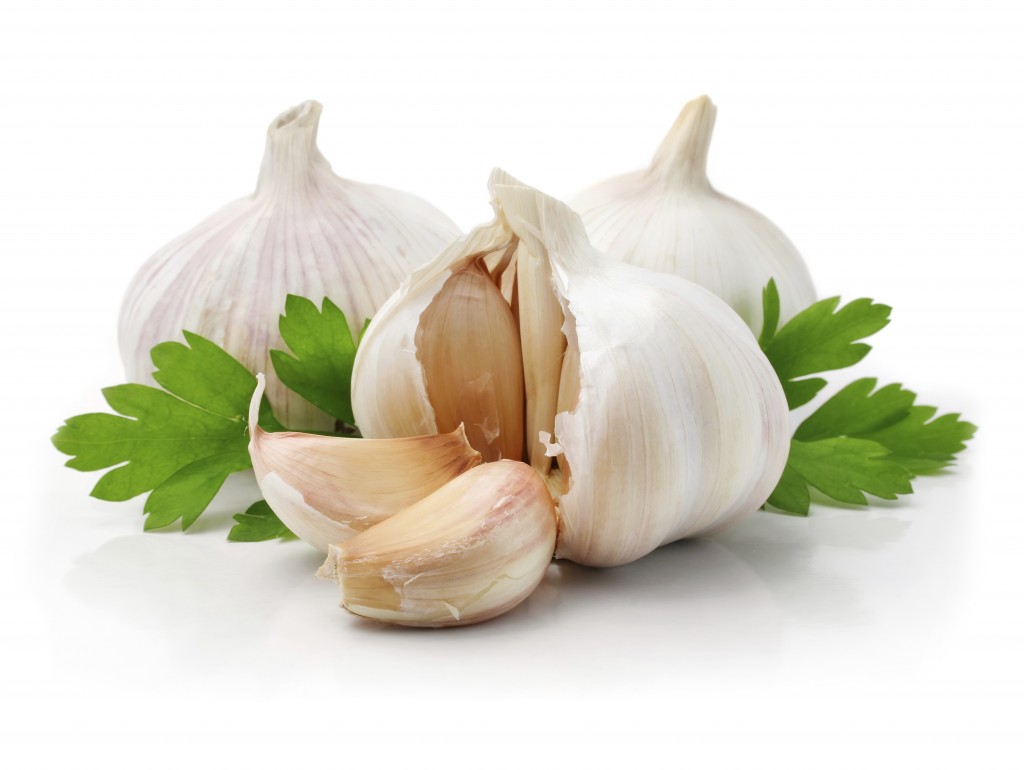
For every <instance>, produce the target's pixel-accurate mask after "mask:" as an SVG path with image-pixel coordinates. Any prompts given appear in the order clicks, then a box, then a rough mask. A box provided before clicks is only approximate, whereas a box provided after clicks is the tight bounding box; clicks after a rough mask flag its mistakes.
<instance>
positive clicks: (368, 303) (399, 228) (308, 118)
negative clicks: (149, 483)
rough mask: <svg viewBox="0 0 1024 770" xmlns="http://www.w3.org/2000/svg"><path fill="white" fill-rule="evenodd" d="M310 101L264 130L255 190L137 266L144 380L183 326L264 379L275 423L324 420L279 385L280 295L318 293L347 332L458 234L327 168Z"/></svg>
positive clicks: (133, 308)
mask: <svg viewBox="0 0 1024 770" xmlns="http://www.w3.org/2000/svg"><path fill="white" fill-rule="evenodd" d="M321 110H322V108H321V105H320V104H318V103H317V102H313V101H308V102H304V103H302V104H300V105H298V106H296V107H293V108H292V109H290V110H287V111H286V112H284V113H282V114H281V115H280V116H278V117H277V118H276V119H275V120H274V121H273V122H272V123H271V124H270V127H269V128H268V130H267V141H266V150H265V154H264V158H263V163H262V166H261V168H260V173H259V179H258V183H257V187H256V191H255V192H254V193H253V194H252V195H250V196H248V197H246V198H243V199H241V200H238V201H235V202H234V203H231V204H229V205H228V206H227V207H225V208H223V209H221V210H220V211H218V212H216V213H214V214H213V215H212V216H210V217H209V218H207V219H206V220H205V221H204V222H202V223H201V224H199V225H198V226H197V227H195V228H193V229H192V230H190V231H189V232H187V233H185V234H184V235H182V236H180V237H178V238H176V239H175V240H173V241H172V242H171V243H169V244H167V245H166V246H165V247H163V248H162V249H160V250H159V251H158V252H157V253H156V254H154V255H153V256H152V257H151V258H150V259H149V260H147V261H146V263H145V264H144V265H143V266H142V267H141V268H140V270H139V271H138V273H137V274H136V276H135V278H134V279H133V281H132V283H131V285H130V287H129V289H128V291H127V294H126V296H125V299H124V303H123V306H122V309H121V317H120V321H119V338H120V348H121V357H122V359H123V361H124V364H125V369H126V372H127V376H128V379H129V380H131V381H133V382H143V383H148V384H153V380H152V378H151V373H152V369H153V367H152V362H151V360H150V357H149V353H150V350H151V349H152V348H153V346H155V345H157V344H158V343H161V342H165V341H167V340H174V339H179V338H180V335H181V332H182V330H183V329H185V330H188V331H191V332H195V333H197V334H200V335H202V336H203V337H206V338H208V339H210V340H212V341H213V342H214V343H216V344H218V345H220V346H221V347H223V348H224V349H225V350H226V351H227V352H228V353H230V354H231V355H232V356H234V357H235V358H237V359H238V360H239V361H241V362H242V363H243V364H244V365H245V366H246V367H247V368H248V369H250V371H253V372H257V371H265V372H268V373H269V374H268V383H267V388H268V391H269V395H270V399H271V401H272V402H273V403H274V406H275V409H276V410H277V413H278V417H279V418H280V419H281V420H283V421H284V423H285V424H287V425H292V426H296V427H302V428H306V429H311V430H327V429H330V428H331V427H332V426H333V423H334V420H333V418H330V417H328V416H327V415H325V414H324V413H323V412H321V411H320V410H319V409H316V408H315V407H314V406H313V405H311V404H309V403H308V402H307V401H305V400H304V399H302V398H301V397H299V396H298V395H297V394H295V393H293V392H291V391H289V390H288V389H287V388H285V387H284V386H283V385H282V384H281V383H280V382H279V380H278V379H277V377H276V375H275V374H273V373H272V371H273V370H272V367H271V365H270V358H269V351H270V350H271V349H275V348H276V349H283V348H284V347H285V346H284V342H283V340H282V339H281V336H280V333H279V331H278V319H279V317H280V315H281V313H282V312H284V302H285V299H286V297H287V295H288V294H297V295H300V296H302V297H306V298H308V299H310V300H312V301H314V302H317V303H318V304H319V302H320V301H321V300H322V299H323V298H324V297H330V299H331V300H332V301H333V302H334V303H335V304H336V305H337V306H338V307H339V308H341V310H342V311H343V312H344V313H345V317H346V318H347V319H348V322H349V324H350V326H351V327H352V331H353V333H354V334H358V332H359V331H360V330H361V328H362V326H363V323H364V321H365V320H366V319H368V318H370V317H371V316H373V315H374V313H375V312H376V310H377V308H378V307H380V305H382V304H383V303H384V301H385V300H386V299H387V298H388V297H389V296H390V295H391V294H392V293H393V292H394V291H395V289H397V288H398V286H399V284H400V283H401V281H402V279H403V278H404V277H405V276H406V275H408V273H409V272H410V271H411V270H413V269H415V268H417V267H419V266H420V265H422V264H423V263H424V262H425V261H427V260H428V259H429V258H431V257H433V256H434V255H435V254H437V252H439V251H440V250H442V249H443V248H444V246H445V245H447V244H448V243H449V242H450V241H451V240H452V239H453V238H455V237H457V236H458V234H459V230H458V228H457V227H456V226H455V224H454V223H453V222H452V221H451V220H450V219H448V217H446V216H445V215H444V214H442V213H441V212H440V211H438V210H437V209H436V208H434V207H433V206H431V205H430V204H429V203H427V202H426V201H423V200H421V199H420V198H417V197H416V196H414V195H410V194H408V193H404V192H399V191H397V190H390V189H388V188H385V187H380V186H376V185H368V184H362V183H358V182H353V181H350V180H346V179H342V178H340V177H338V176H336V175H335V174H334V173H333V172H332V171H331V167H330V164H329V163H328V162H327V160H326V159H325V158H324V157H323V155H322V154H321V153H320V151H319V149H318V148H317V143H316V136H317V129H318V125H319V121H320V114H321Z"/></svg>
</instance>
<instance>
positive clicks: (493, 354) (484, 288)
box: [416, 258, 523, 462]
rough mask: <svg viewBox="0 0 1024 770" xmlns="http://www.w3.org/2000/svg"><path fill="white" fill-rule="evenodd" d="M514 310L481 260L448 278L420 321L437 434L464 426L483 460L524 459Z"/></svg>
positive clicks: (419, 334)
mask: <svg viewBox="0 0 1024 770" xmlns="http://www.w3.org/2000/svg"><path fill="white" fill-rule="evenodd" d="M519 347H520V344H519V330H518V328H517V326H516V322H515V319H514V318H513V316H512V309H511V308H510V307H509V305H508V303H507V302H506V301H505V299H504V297H503V296H502V294H501V290H500V289H499V288H498V287H497V286H496V285H495V283H494V280H493V279H492V277H491V274H490V272H489V270H488V269H487V266H486V264H485V263H484V261H483V259H481V258H477V259H471V260H470V261H469V262H468V263H467V264H465V265H464V266H462V267H461V268H459V269H458V270H456V271H455V272H454V273H453V274H452V275H451V276H450V277H449V278H448V280H446V281H445V283H444V285H443V286H442V287H441V290H440V291H439V292H438V293H437V296H436V297H434V299H433V301H431V303H430V305H428V306H427V308H426V310H424V311H423V314H422V315H421V316H420V322H419V325H418V326H417V327H416V350H417V355H418V357H419V359H420V363H421V365H422V367H423V375H424V377H425V379H426V383H427V394H428V397H429V399H430V404H431V406H432V407H433V410H434V419H435V421H436V423H437V429H438V430H439V431H442V432H443V431H450V430H454V429H455V428H456V427H457V426H459V425H465V426H466V435H467V437H468V439H469V443H470V444H471V445H472V446H473V448H474V449H476V450H477V451H479V452H480V453H481V454H482V455H483V458H484V461H485V462H493V461H495V460H500V459H502V458H506V459H513V460H518V459H520V458H521V457H522V455H523V365H522V359H521V357H520V355H519Z"/></svg>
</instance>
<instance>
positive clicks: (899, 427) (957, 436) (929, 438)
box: [865, 406, 977, 475]
mask: <svg viewBox="0 0 1024 770" xmlns="http://www.w3.org/2000/svg"><path fill="white" fill-rule="evenodd" d="M937 411H938V409H936V408H935V407H934V406H914V407H911V409H910V411H909V412H908V413H907V415H906V416H905V417H904V418H903V419H902V420H900V421H899V422H896V423H893V424H892V425H889V426H887V427H885V428H882V429H880V430H877V431H874V432H873V433H868V434H865V437H866V438H870V439H871V440H872V441H877V442H878V443H879V444H881V445H882V446H884V447H886V448H887V449H888V450H889V451H890V452H892V457H891V459H892V461H893V462H895V463H899V464H900V465H902V466H903V467H904V468H906V469H907V470H909V471H910V472H912V473H913V474H915V475H920V474H922V473H933V472H935V471H938V470H942V469H943V468H945V467H947V466H948V465H950V464H951V463H952V462H953V461H954V459H955V457H954V456H955V455H956V453H957V452H960V451H961V450H963V449H965V448H966V444H965V443H964V442H966V441H968V440H970V439H971V438H972V437H973V436H974V433H975V431H977V427H976V426H975V425H972V424H971V423H969V422H965V421H964V420H961V419H960V415H959V414H944V415H942V416H941V417H937V418H936V419H934V420H933V419H932V417H934V416H935V413H936V412H937ZM929 421H930V422H929Z"/></svg>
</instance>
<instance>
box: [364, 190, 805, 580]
mask: <svg viewBox="0 0 1024 770" xmlns="http://www.w3.org/2000/svg"><path fill="white" fill-rule="evenodd" d="M490 189H491V195H492V198H493V200H494V203H495V206H496V211H497V217H496V218H495V221H494V222H492V223H490V224H488V225H484V226H483V227H480V228H477V229H475V230H474V231H472V232H471V233H470V234H469V235H468V236H466V237H465V238H464V239H462V240H460V241H457V242H456V243H454V244H453V245H452V246H451V247H450V248H449V249H447V250H446V251H445V252H443V253H442V254H441V255H439V256H438V257H437V259H435V260H433V261H432V262H431V263H430V265H428V266H426V267H424V268H423V270H421V271H418V272H417V273H415V274H414V275H413V276H411V277H410V279H409V280H408V281H406V283H405V284H403V286H402V288H401V289H400V290H399V292H397V293H396V294H395V296H393V297H392V298H391V299H390V300H389V301H388V302H387V303H386V304H385V306H384V308H383V309H382V310H381V312H380V313H379V314H378V316H377V317H376V318H375V319H374V320H373V322H372V323H371V324H370V327H369V328H368V329H367V331H366V333H365V335H364V337H363V340H362V343H361V345H360V348H359V352H358V354H357V356H356V361H355V366H354V369H353V387H352V392H353V406H354V411H355V416H356V421H357V423H358V424H359V426H360V429H361V430H362V432H363V435H365V436H372V437H376V438H385V437H394V436H410V435H418V434H420V433H436V432H437V430H438V427H437V420H436V416H435V410H434V407H433V406H432V401H431V396H430V394H432V393H434V392H435V391H436V389H437V388H439V387H440V388H452V389H455V390H457V389H458V388H459V387H461V386H462V383H459V382H458V381H457V378H455V379H454V380H453V379H447V380H445V379H443V378H441V377H439V375H438V374H437V373H435V372H432V371H427V369H426V367H424V366H423V363H422V355H421V354H420V352H419V346H420V345H421V344H422V343H423V342H424V332H423V331H422V330H423V325H424V319H425V317H426V315H427V314H426V310H427V308H430V307H432V305H433V303H434V302H435V301H440V300H438V298H440V297H441V296H442V293H443V291H444V287H445V286H446V284H447V281H448V280H449V279H450V277H451V276H452V275H455V274H457V273H458V271H459V270H461V269H462V267H463V266H464V265H465V264H467V260H468V259H470V258H472V257H473V256H474V255H479V254H486V255H490V254H495V253H499V252H500V253H501V254H505V253H507V252H508V249H510V248H514V252H513V259H512V262H513V263H514V264H510V265H509V266H508V268H507V270H505V272H504V273H503V276H504V275H507V274H508V271H511V270H512V269H513V267H514V268H515V271H516V272H515V275H516V283H515V286H514V287H513V288H514V291H512V292H510V294H509V295H508V297H507V298H506V299H507V300H509V301H511V302H512V304H513V305H515V306H516V307H517V308H518V310H519V320H520V344H521V349H520V350H518V351H513V350H508V349H507V348H508V346H504V347H505V350H504V352H502V355H507V356H518V357H520V358H521V360H522V362H523V365H524V372H525V374H524V376H525V380H526V383H527V384H526V390H525V394H526V410H525V416H524V418H523V419H524V423H525V425H526V428H525V444H526V446H527V448H528V451H527V454H526V457H527V459H529V461H530V462H531V464H532V465H533V467H534V468H535V469H536V471H537V472H538V473H540V474H541V475H542V476H543V478H544V481H545V483H546V485H547V486H548V488H549V489H550V490H551V491H552V494H553V495H554V496H555V498H556V503H558V506H559V512H560V513H559V515H560V522H561V523H560V534H559V540H558V555H559V556H561V557H564V558H569V559H572V560H573V561H577V562H579V563H582V564H587V565H592V566H612V565H616V564H624V563H627V562H629V561H633V560H635V559H638V558H640V557H642V556H644V555H645V554H647V553H649V552H650V551H652V550H654V549H655V548H657V547H658V546H660V545H663V544H665V543H669V542H672V541H673V540H678V539H680V538H683V537H691V536H696V535H701V534H706V533H709V532H713V531H715V530H717V529H720V528H722V527H725V526H728V525H729V524H731V523H733V522H735V521H737V520H738V519H739V518H740V517H741V516H743V515H745V514H748V513H750V512H752V511H754V510H756V509H757V508H758V507H759V506H760V505H761V504H762V503H763V502H764V501H765V499H766V498H767V497H768V494H769V493H770V492H771V490H772V489H773V488H774V486H775V484H776V482H777V481H778V478H779V476H780V475H781V473H782V469H783V467H784V465H785V461H786V456H787V453H788V448H789V427H788V421H789V415H788V408H787V405H786V399H785V396H784V394H783V392H782V387H781V385H780V384H779V380H778V378H777V377H776V375H775V373H774V371H773V370H772V367H771V365H770V364H769V363H768V361H767V359H765V357H764V354H763V353H762V352H761V350H760V348H759V347H758V345H757V341H756V340H755V339H754V337H753V335H752V334H751V333H750V330H749V329H748V328H747V327H746V326H745V325H744V323H743V321H742V319H741V318H740V317H739V316H737V315H736V313H735V312H733V311H732V310H731V309H730V308H729V306H728V305H726V304H725V303H724V302H722V301H721V300H720V299H718V298H717V297H715V296H714V295H712V294H711V293H710V292H708V291H706V290H704V289H702V288H700V287H699V286H696V285H694V284H692V283H690V282H688V281H685V280H683V279H681V278H678V277H676V276H671V275H663V274H658V273H654V272H651V271H649V270H644V269H641V268H637V267H633V266H630V265H626V264H623V263H621V262H618V261H615V260H612V259H609V258H608V257H606V256H604V255H602V254H600V253H599V252H598V251H597V250H596V249H594V247H593V246H591V245H590V243H589V242H588V240H587V237H586V234H585V232H584V229H583V224H582V222H581V221H580V219H579V217H578V216H577V215H576V214H575V213H574V212H572V211H571V210H570V209H569V208H568V207H567V206H565V204H562V203H560V202H558V201H556V200H554V199H553V198H549V197H548V196H545V195H543V194H542V193H540V192H538V191H537V190H534V189H532V188H529V187H527V186H526V185H523V184H522V183H520V182H517V181H516V180H515V179H513V178H512V177H510V176H508V175H507V174H504V173H503V172H500V171H496V172H494V174H492V178H491V184H490ZM551 297H554V303H552V302H551ZM431 333H432V332H431ZM486 366H490V364H486ZM474 376H475V375H474ZM552 404H553V406H552ZM501 428H502V430H503V431H504V430H507V428H506V426H505V425H502V426H501Z"/></svg>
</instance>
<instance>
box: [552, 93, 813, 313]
mask: <svg viewBox="0 0 1024 770" xmlns="http://www.w3.org/2000/svg"><path fill="white" fill-rule="evenodd" d="M715 112H716V110H715V105H714V104H712V103H711V100H710V99H708V97H706V96H702V97H700V98H698V99H694V100H693V101H691V102H689V103H688V104H687V105H686V106H685V107H683V110H682V112H681V113H680V114H679V118H678V119H677V120H676V122H675V124H674V125H673V126H672V128H671V129H670V130H669V132H668V135H667V136H666V137H665V139H664V140H663V141H662V143H661V146H660V147H659V148H658V150H657V152H656V153H655V154H654V160H653V161H652V162H651V166H650V168H648V169H646V170H644V171H637V172H634V173H631V174H626V175H624V176H619V177H615V178H614V179H609V180H607V181H605V182H602V183H600V184H597V185H595V186H594V187H591V188H590V189H588V190H586V191H584V192H583V193H581V194H580V195H579V196H577V198H576V199H575V200H573V201H572V204H573V208H575V209H576V211H578V212H579V213H580V216H582V217H583V222H584V224H585V225H586V229H587V233H588V234H589V236H590V239H591V241H592V242H593V243H594V245H595V246H597V247H598V248H599V249H601V250H602V251H604V252H605V253H607V254H609V255H610V256H612V257H615V258H616V259H621V260H623V261H625V262H628V263H630V264H633V265H639V266H640V267H646V268H649V269H651V270H657V271H659V272H665V273H674V274H675V275H679V276H681V277H683V278H686V279H688V280H690V281H693V282H694V283H697V284H700V285H701V286H703V287H705V288H706V289H709V290H711V291H712V292H714V293H715V294H717V295H718V296H719V297H721V298H722V299H724V300H725V301H726V302H727V303H728V304H729V305H730V306H731V307H732V308H733V309H734V310H735V311H736V312H737V313H739V314H740V316H741V317H742V318H743V320H744V321H746V322H747V325H748V326H750V327H751V329H753V330H754V332H755V333H758V332H760V329H761V325H762V322H763V319H762V307H761V292H762V290H763V289H764V287H765V285H766V284H767V283H768V280H769V279H771V278H774V279H775V283H776V285H777V287H778V290H779V299H780V304H781V322H783V323H785V322H786V321H787V320H788V319H789V318H791V317H792V316H794V315H795V314H796V313H798V312H799V311H800V310H803V309H804V308H805V307H807V306H808V305H810V304H812V303H813V302H814V301H815V299H816V296H815V291H814V284H813V283H812V282H811V276H810V274H809V273H808V271H807V266H806V265H805V264H804V261H803V259H802V258H801V257H800V254H799V252H797V250H796V247H795V246H793V244H792V243H791V242H790V241H789V239H788V238H787V237H786V236H785V235H784V234H783V233H782V231H781V230H779V228H778V227H776V226H775V225H774V224H772V223H771V222H770V221H769V220H768V219H767V218H765V217H764V216H763V215H762V214H760V213H758V212H757V211H754V209H752V208H750V207H749V206H745V205H744V204H742V203H740V202H739V201H735V200H733V199H732V198H729V197H726V196H725V195H722V194H721V193H719V192H718V191H717V190H715V189H714V188H712V186H711V183H710V182H709V181H708V177H707V159H708V147H709V146H710V144H711V132H712V129H713V128H714V125H715Z"/></svg>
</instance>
